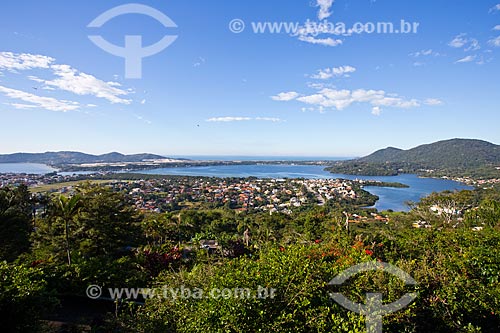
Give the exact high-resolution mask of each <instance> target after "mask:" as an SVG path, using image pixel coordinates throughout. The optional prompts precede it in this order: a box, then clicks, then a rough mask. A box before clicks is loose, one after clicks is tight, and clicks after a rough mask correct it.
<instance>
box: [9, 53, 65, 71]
mask: <svg viewBox="0 0 500 333" xmlns="http://www.w3.org/2000/svg"><path fill="white" fill-rule="evenodd" d="M54 61H55V59H54V58H51V57H47V56H43V55H38V54H29V53H21V54H15V53H12V52H0V69H5V70H8V71H23V70H28V69H34V68H49V66H50V64H51V63H53V62H54Z"/></svg>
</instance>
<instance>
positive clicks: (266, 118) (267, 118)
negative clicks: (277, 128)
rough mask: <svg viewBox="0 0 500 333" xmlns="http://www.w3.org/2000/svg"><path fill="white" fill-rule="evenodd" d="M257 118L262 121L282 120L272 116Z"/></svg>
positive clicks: (277, 121)
mask: <svg viewBox="0 0 500 333" xmlns="http://www.w3.org/2000/svg"><path fill="white" fill-rule="evenodd" d="M255 120H260V121H270V122H273V123H279V122H281V121H282V120H281V119H280V118H272V117H257V118H255Z"/></svg>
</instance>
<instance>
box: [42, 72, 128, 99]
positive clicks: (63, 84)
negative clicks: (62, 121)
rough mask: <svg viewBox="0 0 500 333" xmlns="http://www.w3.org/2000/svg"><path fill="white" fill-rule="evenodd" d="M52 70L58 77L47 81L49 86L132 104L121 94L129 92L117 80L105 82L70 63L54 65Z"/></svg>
mask: <svg viewBox="0 0 500 333" xmlns="http://www.w3.org/2000/svg"><path fill="white" fill-rule="evenodd" d="M51 68H52V70H53V71H54V74H55V75H56V76H58V78H56V79H54V80H51V81H45V82H44V83H45V84H46V85H47V86H49V87H55V88H58V89H61V90H65V91H69V92H72V93H74V94H77V95H92V96H95V97H99V98H105V99H107V100H108V101H110V102H111V103H120V104H130V103H131V102H132V101H131V100H128V99H123V98H121V97H120V96H125V95H128V94H129V92H127V91H125V90H122V89H119V88H117V87H119V86H120V84H119V83H117V82H104V81H101V80H99V79H97V78H96V77H94V76H93V75H90V74H86V73H82V72H79V71H78V70H76V69H74V68H72V67H71V66H69V65H52V66H51Z"/></svg>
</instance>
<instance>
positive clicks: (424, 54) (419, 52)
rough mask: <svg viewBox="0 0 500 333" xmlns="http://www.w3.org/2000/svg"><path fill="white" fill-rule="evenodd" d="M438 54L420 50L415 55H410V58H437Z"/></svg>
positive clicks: (430, 50)
mask: <svg viewBox="0 0 500 333" xmlns="http://www.w3.org/2000/svg"><path fill="white" fill-rule="evenodd" d="M439 55H440V54H439V53H438V52H435V51H433V50H432V49H427V50H421V51H417V52H415V53H410V56H412V57H415V58H418V57H426V56H435V57H437V56H439Z"/></svg>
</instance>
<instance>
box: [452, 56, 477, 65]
mask: <svg viewBox="0 0 500 333" xmlns="http://www.w3.org/2000/svg"><path fill="white" fill-rule="evenodd" d="M474 59H476V56H475V55H473V56H472V55H469V56H467V57H464V58H462V59H460V60H457V61H455V64H460V63H465V62H471V61H474Z"/></svg>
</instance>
